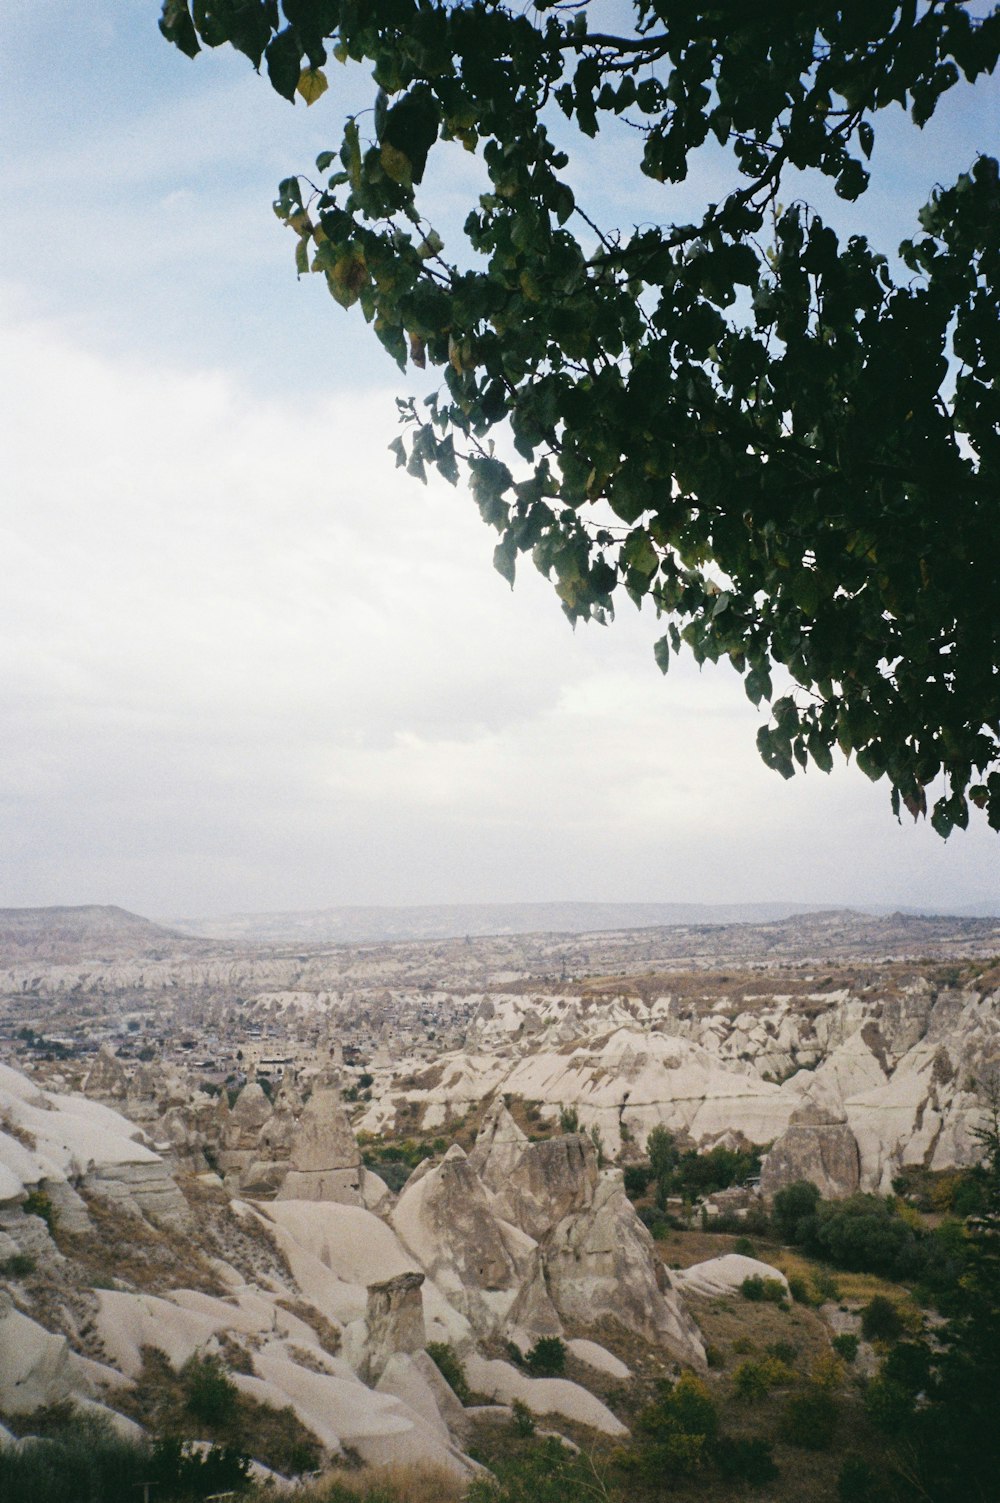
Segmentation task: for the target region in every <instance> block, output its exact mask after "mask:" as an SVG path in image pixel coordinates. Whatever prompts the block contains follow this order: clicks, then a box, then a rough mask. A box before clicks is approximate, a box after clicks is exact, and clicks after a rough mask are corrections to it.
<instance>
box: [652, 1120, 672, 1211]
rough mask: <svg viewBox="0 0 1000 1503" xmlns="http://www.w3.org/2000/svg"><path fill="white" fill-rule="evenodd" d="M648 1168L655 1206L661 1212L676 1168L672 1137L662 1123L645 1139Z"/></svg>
mask: <svg viewBox="0 0 1000 1503" xmlns="http://www.w3.org/2000/svg"><path fill="white" fill-rule="evenodd" d="M646 1153H647V1156H648V1158H649V1167H650V1169H651V1170H652V1171H653V1179H654V1181H655V1183H656V1204H657V1205H658V1206H659V1208H660V1210H661V1211H662V1210H663V1209H664V1207H665V1206H666V1204H667V1195H668V1194H669V1192H670V1181H671V1178H672V1176H673V1172H674V1170H675V1169H676V1167H677V1145H676V1143H675V1142H674V1135H673V1133H672V1132H670V1131H669V1130H668V1129H667V1128H666V1127H664V1126H663V1123H662V1122H658V1123H657V1124H656V1126H655V1127H654V1128H653V1130H652V1131H651V1132H650V1134H649V1137H648V1138H647V1139H646Z"/></svg>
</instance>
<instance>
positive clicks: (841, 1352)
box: [830, 1331, 859, 1362]
mask: <svg viewBox="0 0 1000 1503" xmlns="http://www.w3.org/2000/svg"><path fill="white" fill-rule="evenodd" d="M858 1344H859V1343H858V1338H857V1337H856V1336H855V1335H854V1334H853V1332H851V1331H843V1332H841V1334H840V1335H839V1336H835V1337H834V1338H833V1340H832V1341H831V1343H830V1345H831V1346H832V1347H833V1350H834V1351H835V1352H836V1353H837V1356H838V1357H843V1359H844V1361H845V1362H853V1361H854V1359H855V1357H856V1356H857V1355H858Z"/></svg>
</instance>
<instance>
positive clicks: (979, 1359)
mask: <svg viewBox="0 0 1000 1503" xmlns="http://www.w3.org/2000/svg"><path fill="white" fill-rule="evenodd" d="M984 1094H985V1112H984V1115H985V1120H984V1122H983V1123H982V1124H981V1126H980V1127H979V1128H978V1129H976V1131H975V1135H976V1137H977V1138H978V1140H979V1143H980V1146H981V1148H982V1150H983V1160H982V1169H983V1179H984V1183H985V1185H986V1187H987V1189H986V1208H985V1210H984V1213H983V1215H982V1216H981V1217H979V1218H977V1219H976V1220H974V1221H973V1222H971V1223H970V1228H969V1240H968V1247H967V1251H966V1257H965V1266H964V1269H963V1272H962V1275H961V1277H960V1278H959V1279H958V1280H957V1281H955V1282H954V1284H953V1286H952V1288H951V1291H950V1296H949V1299H948V1301H947V1305H946V1309H947V1313H948V1316H949V1318H948V1320H947V1322H946V1324H945V1325H944V1326H942V1327H940V1328H938V1329H937V1330H936V1331H935V1332H934V1339H933V1341H928V1340H926V1339H924V1340H922V1341H920V1342H913V1343H901V1344H900V1345H899V1346H898V1347H896V1348H894V1350H893V1352H892V1353H891V1354H890V1356H889V1358H888V1359H887V1361H886V1363H885V1366H884V1367H883V1369H882V1372H881V1373H880V1375H879V1377H878V1379H876V1380H875V1382H874V1383H872V1384H871V1385H870V1388H869V1394H868V1398H867V1402H868V1404H869V1410H870V1412H871V1413H872V1415H873V1418H875V1419H876V1422H880V1423H881V1424H882V1427H883V1428H884V1429H885V1430H887V1431H888V1433H889V1435H890V1437H891V1445H890V1448H889V1450H888V1452H887V1461H888V1464H889V1472H890V1478H891V1480H892V1482H893V1485H894V1489H895V1492H894V1495H895V1497H897V1498H898V1499H899V1500H900V1503H902V1500H904V1499H905V1500H909V1499H910V1498H926V1499H929V1500H931V1503H987V1500H990V1499H993V1498H995V1497H996V1485H997V1476H998V1474H1000V1426H998V1425H997V1394H998V1392H1000V1087H998V1085H997V1083H996V1082H995V1081H992V1082H988V1083H987V1084H986V1086H985V1092H984ZM873 1303H874V1302H873Z"/></svg>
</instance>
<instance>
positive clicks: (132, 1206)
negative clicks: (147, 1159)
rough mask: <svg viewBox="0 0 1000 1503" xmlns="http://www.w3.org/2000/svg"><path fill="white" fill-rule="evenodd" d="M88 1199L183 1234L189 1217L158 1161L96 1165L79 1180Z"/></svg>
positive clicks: (180, 1198)
mask: <svg viewBox="0 0 1000 1503" xmlns="http://www.w3.org/2000/svg"><path fill="white" fill-rule="evenodd" d="M82 1184H83V1188H84V1189H85V1190H87V1191H88V1192H89V1193H90V1194H91V1195H96V1196H98V1197H99V1198H100V1199H102V1200H107V1201H110V1202H111V1204H112V1205H114V1206H115V1207H116V1208H117V1209H118V1210H120V1211H124V1212H125V1213H126V1214H127V1215H132V1216H145V1217H147V1218H148V1219H149V1220H150V1221H155V1222H158V1223H160V1224H162V1225H165V1226H173V1227H175V1228H177V1229H178V1230H183V1229H184V1228H185V1227H186V1226H188V1225H189V1223H190V1220H191V1213H190V1211H189V1210H188V1205H187V1201H186V1200H185V1199H184V1197H183V1195H182V1194H181V1192H180V1191H179V1190H178V1188H177V1185H176V1184H175V1182H174V1180H173V1178H172V1177H171V1174H170V1172H169V1170H168V1168H167V1166H166V1164H164V1162H163V1160H162V1159H159V1158H157V1159H155V1160H154V1161H153V1162H152V1163H139V1164H98V1165H95V1167H94V1168H92V1169H91V1170H89V1171H88V1173H87V1174H86V1175H85V1176H84V1178H83V1182H82Z"/></svg>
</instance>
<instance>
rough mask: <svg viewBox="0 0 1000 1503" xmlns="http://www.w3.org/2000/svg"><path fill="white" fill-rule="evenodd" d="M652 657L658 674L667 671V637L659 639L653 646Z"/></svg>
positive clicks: (668, 647) (668, 656)
mask: <svg viewBox="0 0 1000 1503" xmlns="http://www.w3.org/2000/svg"><path fill="white" fill-rule="evenodd" d="M653 656H654V657H655V659H656V666H657V668H659V670H660V672H661V673H666V671H667V669H668V668H669V667H670V638H669V637H661V638H660V639H659V641H658V642H656V643H655V644H654V646H653Z"/></svg>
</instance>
